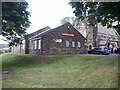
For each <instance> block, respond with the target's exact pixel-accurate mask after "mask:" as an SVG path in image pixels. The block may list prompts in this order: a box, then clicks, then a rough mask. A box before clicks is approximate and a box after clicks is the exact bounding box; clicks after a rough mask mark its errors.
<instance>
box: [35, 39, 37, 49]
mask: <svg viewBox="0 0 120 90" xmlns="http://www.w3.org/2000/svg"><path fill="white" fill-rule="evenodd" d="M35 49H37V41H35Z"/></svg>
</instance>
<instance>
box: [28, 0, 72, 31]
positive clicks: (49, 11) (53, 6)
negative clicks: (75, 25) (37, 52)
mask: <svg viewBox="0 0 120 90" xmlns="http://www.w3.org/2000/svg"><path fill="white" fill-rule="evenodd" d="M26 1H27V2H28V3H29V8H28V11H30V13H31V17H30V21H31V23H32V24H31V25H30V28H29V29H28V30H27V32H28V33H31V32H33V31H36V30H39V29H40V28H43V27H45V26H50V27H51V28H54V27H57V26H59V25H60V19H62V18H63V17H71V16H74V14H73V9H72V8H71V6H70V5H69V4H68V3H69V0H26Z"/></svg>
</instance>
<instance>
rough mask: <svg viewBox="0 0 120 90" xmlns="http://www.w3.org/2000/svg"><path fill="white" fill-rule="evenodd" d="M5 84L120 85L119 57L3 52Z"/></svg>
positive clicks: (11, 86) (8, 85) (26, 86)
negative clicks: (119, 82) (119, 79)
mask: <svg viewBox="0 0 120 90" xmlns="http://www.w3.org/2000/svg"><path fill="white" fill-rule="evenodd" d="M2 66H3V70H8V71H9V72H8V73H6V74H3V77H2V87H3V88H117V87H118V57H114V56H104V55H88V54H86V55H85V54H81V55H56V56H54V55H51V56H48V57H45V56H35V55H23V54H11V53H9V54H3V55H2Z"/></svg>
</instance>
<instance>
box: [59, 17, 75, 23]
mask: <svg viewBox="0 0 120 90" xmlns="http://www.w3.org/2000/svg"><path fill="white" fill-rule="evenodd" d="M74 20H75V17H64V18H62V19H61V20H60V23H61V24H65V23H67V22H69V23H71V24H73V22H74Z"/></svg>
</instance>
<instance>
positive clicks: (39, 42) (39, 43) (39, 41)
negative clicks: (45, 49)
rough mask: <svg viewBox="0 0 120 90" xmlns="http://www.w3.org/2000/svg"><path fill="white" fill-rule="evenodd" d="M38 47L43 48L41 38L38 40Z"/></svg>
mask: <svg viewBox="0 0 120 90" xmlns="http://www.w3.org/2000/svg"><path fill="white" fill-rule="evenodd" d="M38 49H41V40H38Z"/></svg>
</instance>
